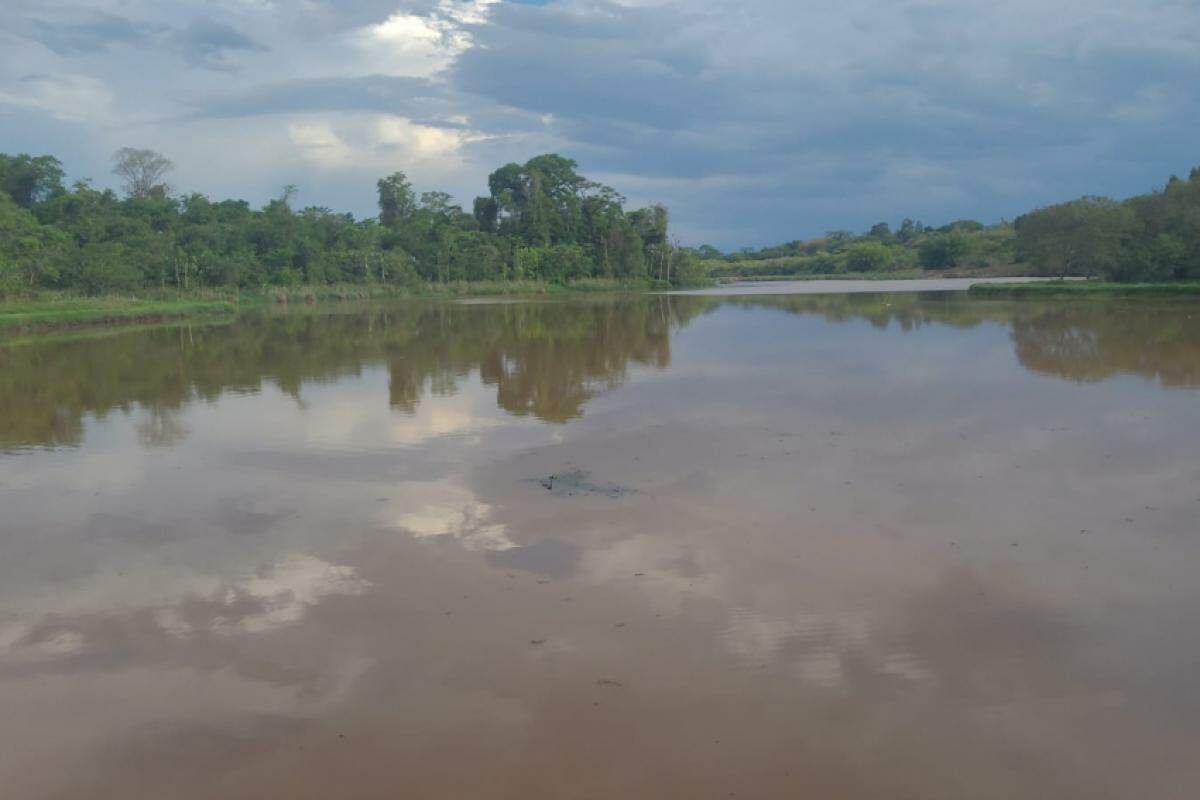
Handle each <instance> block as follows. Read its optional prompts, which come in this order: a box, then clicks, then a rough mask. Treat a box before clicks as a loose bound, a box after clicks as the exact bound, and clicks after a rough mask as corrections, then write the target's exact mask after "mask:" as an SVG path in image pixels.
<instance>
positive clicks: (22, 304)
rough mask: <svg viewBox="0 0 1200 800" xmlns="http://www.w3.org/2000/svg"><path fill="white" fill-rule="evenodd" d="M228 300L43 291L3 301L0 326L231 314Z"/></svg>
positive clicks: (232, 305)
mask: <svg viewBox="0 0 1200 800" xmlns="http://www.w3.org/2000/svg"><path fill="white" fill-rule="evenodd" d="M235 309H236V306H235V305H234V304H233V303H231V302H229V301H228V300H190V299H188V300H185V299H172V300H146V299H139V298H131V297H76V296H64V295H43V296H38V297H35V298H32V299H25V300H6V301H3V302H0V328H18V329H20V328H39V327H75V326H84V325H107V324H112V323H119V322H120V323H125V322H152V321H161V320H170V319H182V318H184V317H199V316H210V315H211V316H216V315H222V314H231V313H233V312H234V310H235Z"/></svg>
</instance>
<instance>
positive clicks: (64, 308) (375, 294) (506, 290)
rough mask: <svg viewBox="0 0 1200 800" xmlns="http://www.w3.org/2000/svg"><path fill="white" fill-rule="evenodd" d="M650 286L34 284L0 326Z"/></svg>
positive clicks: (6, 303)
mask: <svg viewBox="0 0 1200 800" xmlns="http://www.w3.org/2000/svg"><path fill="white" fill-rule="evenodd" d="M653 288H657V287H656V285H655V284H654V283H653V282H650V281H632V282H629V281H615V280H602V279H585V280H580V281H573V282H571V283H567V284H557V283H542V282H540V281H478V282H466V281H462V282H455V283H439V284H420V285H417V286H393V285H358V284H344V285H333V286H271V287H264V288H262V289H196V290H192V291H178V290H146V291H143V292H139V293H138V294H137V295H102V296H96V297H92V296H87V295H77V294H69V293H59V292H39V293H35V294H32V295H29V296H26V297H17V298H9V299H3V300H0V330H13V329H16V330H28V329H35V328H73V327H92V326H103V325H114V324H127V323H144V322H167V321H171V320H178V319H185V318H193V317H216V316H223V315H234V314H236V313H237V312H238V310H239V309H243V308H257V307H263V306H287V305H295V304H300V305H315V304H318V303H339V302H358V301H364V300H403V299H455V298H468V297H497V296H509V297H540V296H560V295H571V294H582V293H621V292H639V291H646V290H648V289H653Z"/></svg>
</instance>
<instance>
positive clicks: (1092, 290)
mask: <svg viewBox="0 0 1200 800" xmlns="http://www.w3.org/2000/svg"><path fill="white" fill-rule="evenodd" d="M967 291H968V293H970V294H971V295H972V296H975V297H985V298H995V299H1019V298H1024V297H1033V298H1062V299H1093V300H1102V299H1106V298H1130V297H1200V283H1196V282H1162V283H1110V282H1105V281H1092V280H1080V279H1075V280H1071V279H1066V280H1062V279H1054V280H1047V281H1040V282H1029V283H987V282H983V283H977V284H975V285H974V286H972V287H971V288H970V289H968V290H967Z"/></svg>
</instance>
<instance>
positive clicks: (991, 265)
mask: <svg viewBox="0 0 1200 800" xmlns="http://www.w3.org/2000/svg"><path fill="white" fill-rule="evenodd" d="M576 167H577V165H576V163H575V162H574V161H572V160H570V159H568V158H564V157H562V156H559V155H554V154H547V155H541V156H537V157H536V158H533V159H531V160H529V161H528V162H526V163H525V164H515V163H514V164H507V165H505V166H503V167H501V168H500V169H498V170H496V171H495V172H493V173H492V174H491V175H490V176H489V177H488V194H487V195H485V196H482V197H477V198H476V199H475V201H474V204H473V207H472V208H471V210H470V211H469V212H468V211H464V210H463V209H462V207H461V206H458V205H454V204H453V202H452V199H451V197H450V196H449V195H448V194H446V193H445V192H439V191H428V192H422V193H419V194H418V193H417V191H416V190H415V189H414V188H413V186H412V184H411V183H410V182H409V180H408V178H407V177H406V176H405V175H404V173H402V172H396V173H394V174H392V175H390V176H388V177H385V178H382V179H380V180H379V181H378V184H377V186H376V188H377V191H378V200H379V216H378V217H377V218H368V219H355V218H354V216H353V215H351V214H346V213H337V212H334V211H332V210H330V209H328V208H324V207H319V206H309V207H306V208H301V209H295V208H293V204H292V199H293V197H294V196H295V192H296V190H295V187H292V186H288V187H285V188H284V189H283V190H282V191H281V193H280V196H279V197H278V198H276V199H274V200H271V201H270V202H268V203H267V204H266V205H265V206H264V207H262V208H261V209H253V208H251V207H250V205H249V203H247V202H245V201H243V200H220V201H215V200H211V199H209V198H208V197H205V196H204V195H202V194H197V193H192V194H182V193H176V192H174V191H172V189H171V188H170V187H169V186H168V185H167V183H166V178H167V176H168V175H169V173H170V170H171V168H172V164H171V162H170V161H169V160H168V159H167V158H165V157H164V156H162V155H160V154H158V153H155V152H153V151H150V150H136V149H130V148H125V149H123V150H120V151H118V152H117V153H116V154H115V155H114V169H113V171H114V173H115V174H117V175H118V176H120V177H121V178H122V180H123V182H124V190H125V191H124V196H119V195H118V194H117V193H115V192H113V191H111V190H103V191H102V190H98V189H95V188H93V187H92V186H91V185H90V184H89V183H88V182H87V181H77V182H75V183H74V184H73V185H71V186H69V187H68V186H67V185H66V184H65V173H64V170H63V167H62V164H61V163H60V162H59V161H58V159H56V158H54V157H53V156H47V155H43V156H30V155H17V156H10V155H4V154H0V296H11V295H20V294H26V293H30V292H36V291H39V290H45V289H65V290H73V291H81V292H85V293H89V294H101V293H106V292H131V291H136V290H141V289H147V288H160V289H165V288H172V289H184V290H186V289H193V288H200V287H237V288H258V287H266V286H294V285H299V284H305V285H310V286H315V285H327V284H345V283H357V284H382V285H396V286H403V287H414V286H417V285H420V284H422V283H446V282H450V281H510V280H536V281H543V282H548V283H566V282H571V281H578V280H582V279H589V278H603V279H611V280H617V281H621V282H624V283H659V284H661V285H667V284H670V285H675V286H682V285H694V284H697V283H701V282H703V281H705V280H706V279H707V278H708V277H709V276H714V277H720V276H735V277H763V276H797V277H802V276H806V275H840V274H850V275H852V274H868V273H870V274H893V273H895V274H904V273H911V272H912V271H916V270H937V271H949V272H950V274H953V273H954V271H960V272H961V271H970V270H988V271H989V272H990V273H992V274H996V273H1000V272H1003V273H1006V274H1029V275H1047V276H1087V277H1095V276H1100V277H1104V278H1106V279H1108V280H1113V281H1121V282H1136V281H1176V280H1200V168H1198V169H1195V170H1192V173H1191V175H1190V176H1189V177H1188V179H1187V180H1182V179H1180V178H1175V177H1173V178H1171V180H1170V182H1169V183H1167V185H1166V186H1165V187H1164V188H1163V189H1161V190H1159V191H1155V192H1152V193H1150V194H1145V195H1138V196H1135V197H1132V198H1129V199H1127V200H1124V201H1115V200H1110V199H1107V198H1101V197H1084V198H1080V199H1078V200H1074V201H1070V202H1066V203H1060V204H1057V205H1052V206H1048V207H1046V208H1041V209H1038V210H1036V211H1032V212H1030V213H1028V214H1025V215H1023V216H1020V217H1018V218H1017V219H1016V220H1015V221H1014V222H1011V223H1009V222H1000V223H997V224H993V225H984V224H983V223H980V222H976V221H974V220H959V221H956V222H952V223H950V224H948V225H943V226H941V227H938V228H934V227H931V226H926V225H923V224H922V223H920V222H915V221H913V220H911V219H905V220H904V221H903V222H902V223H901V224H900V225H899V226H898V227H897V228H895V229H893V228H892V227H891V226H890V225H888V223H886V222H880V223H878V224H877V225H874V226H873V227H872V228H871V229H870V230H869V231H868V232H866V233H864V234H861V235H855V234H852V233H850V232H847V231H831V232H829V233H827V234H826V235H825V236H822V237H819V238H815V239H809V240H797V241H793V242H789V243H787V244H783V245H779V246H775V247H768V248H763V249H760V250H752V249H745V250H741V251H738V252H736V253H729V254H726V253H722V252H720V251H719V250H717V249H716V248H714V247H711V246H708V245H704V246H702V247H700V248H698V249H693V248H686V247H680V246H679V245H678V243H676V242H674V241H672V239H671V236H670V232H669V229H668V213H667V209H666V208H664V207H663V206H661V205H654V206H651V207H649V208H643V209H637V210H632V211H629V210H626V209H625V198H624V197H622V196H621V195H620V194H618V193H617V192H616V191H615V190H614V189H612V188H610V187H608V186H604V185H602V184H599V183H596V182H593V181H589V180H588V179H586V178H584V177H583V176H581V175H580V174H579V173H578V172H577V171H576Z"/></svg>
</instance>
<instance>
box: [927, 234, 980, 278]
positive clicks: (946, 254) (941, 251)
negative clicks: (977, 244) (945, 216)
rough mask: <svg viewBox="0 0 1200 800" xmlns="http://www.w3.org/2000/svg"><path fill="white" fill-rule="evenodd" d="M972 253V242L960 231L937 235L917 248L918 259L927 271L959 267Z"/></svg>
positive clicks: (930, 237) (929, 237) (931, 236)
mask: <svg viewBox="0 0 1200 800" xmlns="http://www.w3.org/2000/svg"><path fill="white" fill-rule="evenodd" d="M969 252H971V240H970V239H969V238H967V236H966V235H965V234H963V233H960V232H958V231H952V232H950V233H935V234H932V235H930V236H928V237H926V238H925V240H924V241H922V242H921V244H920V246H919V247H918V248H917V258H918V260H919V261H920V263H921V266H922V267H924V268H925V269H950V268H951V267H957V266H958V265H959V264H960V263H961V262H962V260H963V259H964V258H966V256H967V254H968V253H969Z"/></svg>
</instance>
